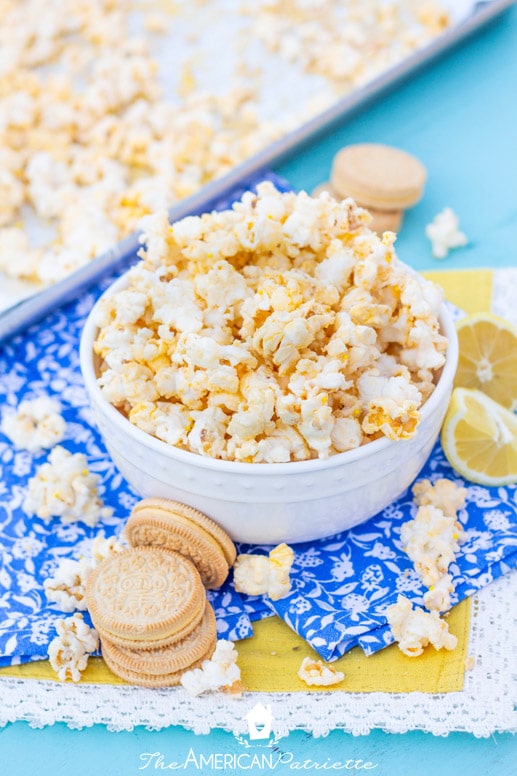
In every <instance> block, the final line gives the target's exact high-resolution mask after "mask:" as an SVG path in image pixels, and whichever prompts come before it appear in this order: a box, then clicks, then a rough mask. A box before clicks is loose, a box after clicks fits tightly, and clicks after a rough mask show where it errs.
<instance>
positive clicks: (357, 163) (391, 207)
mask: <svg viewBox="0 0 517 776" xmlns="http://www.w3.org/2000/svg"><path fill="white" fill-rule="evenodd" d="M426 177H427V175H426V170H425V167H424V166H423V164H422V163H421V162H420V161H419V160H418V159H416V158H415V157H414V156H412V155H411V154H408V153H407V152H406V151H401V150H400V149H398V148H392V147H390V146H386V145H380V144H377V143H360V144H357V145H349V146H345V148H342V149H341V150H340V151H339V152H338V153H337V154H336V156H335V157H334V160H333V162H332V171H331V177H330V183H323V184H321V186H318V187H317V188H316V189H315V190H314V192H313V195H317V194H319V193H320V192H321V191H328V192H329V193H330V194H332V196H334V197H335V198H336V199H339V200H341V199H345V198H346V197H352V198H353V199H354V200H355V201H356V202H357V204H358V205H360V206H361V207H364V208H366V210H368V211H369V212H370V214H371V216H372V219H373V220H372V224H371V228H372V229H374V231H376V232H377V233H379V234H382V233H383V232H385V231H390V232H398V230H399V229H400V226H401V224H402V217H403V213H404V210H406V209H407V208H410V207H412V206H413V205H415V204H416V203H417V202H418V201H419V200H420V199H421V197H422V194H423V191H424V185H425V181H426Z"/></svg>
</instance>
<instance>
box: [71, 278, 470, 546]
mask: <svg viewBox="0 0 517 776" xmlns="http://www.w3.org/2000/svg"><path fill="white" fill-rule="evenodd" d="M126 282H127V281H126V278H125V276H122V277H121V278H119V279H118V280H117V281H116V282H115V283H114V284H113V285H112V286H110V288H109V289H108V290H107V291H106V294H113V293H114V292H115V291H118V290H120V289H122V288H123V287H124V286H125V285H126ZM95 309H96V308H95V307H94V308H93V310H92V312H91V313H90V315H89V317H88V319H87V321H86V323H85V326H84V330H83V333H82V338H81V353H80V358H81V370H82V373H83V378H84V381H85V385H86V389H87V392H88V395H89V398H90V402H91V406H92V409H93V412H94V415H95V418H96V421H97V424H98V426H99V430H100V432H101V434H102V436H103V438H104V442H105V444H106V447H107V449H108V451H109V453H110V455H111V457H112V459H113V461H114V463H115V464H116V466H117V467H118V468H119V470H120V472H121V473H122V474H123V476H124V477H125V478H126V479H127V481H128V482H129V483H130V484H131V485H132V486H133V488H134V489H135V490H136V491H137V493H140V494H141V495H142V496H146V497H148V496H153V497H160V498H169V499H173V500H175V501H180V502H182V503H184V504H189V505H190V506H193V507H196V508H197V509H199V510H201V511H202V512H204V513H205V514H207V515H208V516H209V517H211V518H212V519H214V520H215V521H217V522H218V523H219V524H220V525H221V526H222V527H223V528H225V529H226V530H227V532H228V533H229V534H230V536H231V537H232V539H234V540H236V541H243V542H251V543H262V544H278V543H279V542H284V541H285V542H289V543H296V542H303V541H309V540H312V539H320V538H322V537H325V536H331V535H332V534H335V533H338V532H339V531H343V530H346V529H348V528H351V527H352V526H354V525H357V524H358V523H361V522H363V521H364V520H367V519H368V518H369V517H372V516H373V515H375V514H376V513H377V512H380V511H381V510H382V509H384V508H385V507H386V506H388V505H389V504H390V503H391V502H392V501H394V500H395V499H396V498H398V497H399V496H400V495H401V494H402V493H403V492H404V490H406V488H407V487H408V486H409V485H410V484H411V483H412V481H413V480H414V479H415V477H416V476H417V475H418V473H419V472H420V470H421V469H422V467H423V465H424V463H425V462H426V460H427V458H428V456H429V454H430V452H431V450H432V448H433V445H434V443H435V442H436V440H437V438H438V434H439V432H440V427H441V425H442V421H443V418H444V415H445V412H446V409H447V405H448V403H449V398H450V394H451V390H452V382H453V379H454V374H455V371H456V366H457V361H458V341H457V337H456V330H455V327H454V324H453V321H452V318H451V316H450V313H449V312H448V310H447V308H446V307H445V306H443V307H442V312H441V316H440V325H441V330H442V333H443V334H445V336H446V337H447V338H448V340H449V346H448V349H447V358H446V362H445V366H444V367H443V370H442V373H441V376H440V379H439V381H438V384H437V386H436V388H435V390H434V392H433V393H432V395H431V396H430V398H429V399H428V401H427V402H426V403H425V404H424V406H423V407H422V410H421V421H420V424H419V426H418V431H417V434H416V435H415V436H414V437H413V438H412V439H409V440H405V441H399V442H393V441H391V440H389V439H387V438H382V439H377V440H375V441H374V442H370V443H368V444H366V445H364V446H363V447H359V448H357V449H356V450H350V451H348V452H346V453H339V454H337V455H334V456H331V457H330V458H328V459H326V460H319V459H318V460H310V461H299V462H293V463H273V464H266V463H241V462H233V461H220V460H216V459H213V458H207V457H204V456H201V455H197V454H195V453H190V452H187V451H185V450H180V449H178V448H175V447H172V446H170V445H168V444H166V443H165V442H162V441H161V440H159V439H156V438H155V437H153V436H151V435H150V434H147V433H145V432H144V431H142V430H140V429H139V428H137V427H136V426H134V425H133V424H132V423H130V422H129V420H127V418H125V417H124V416H123V415H122V414H121V413H120V412H118V410H116V409H115V407H113V406H112V405H111V404H109V403H108V402H107V401H106V399H105V398H104V397H103V395H102V392H101V390H100V388H99V386H98V385H97V380H96V374H95V368H94V358H93V342H94V339H95V336H96V330H97V328H96V324H95Z"/></svg>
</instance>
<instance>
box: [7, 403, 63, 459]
mask: <svg viewBox="0 0 517 776" xmlns="http://www.w3.org/2000/svg"><path fill="white" fill-rule="evenodd" d="M60 410H61V407H60V405H59V402H57V401H56V400H55V399H51V398H50V397H48V396H40V397H39V398H37V399H26V400H24V401H22V402H20V404H19V405H18V407H17V409H16V411H14V412H10V413H9V412H7V413H6V414H5V415H4V417H3V419H2V431H3V432H4V434H6V436H8V437H9V439H10V440H11V442H12V443H13V444H14V446H15V447H17V448H19V449H22V450H28V451H29V452H30V453H35V452H38V451H39V450H41V449H42V448H49V447H53V445H55V444H57V443H58V442H61V440H62V439H63V437H64V436H65V431H66V423H65V421H64V419H63V417H62V416H61V415H60Z"/></svg>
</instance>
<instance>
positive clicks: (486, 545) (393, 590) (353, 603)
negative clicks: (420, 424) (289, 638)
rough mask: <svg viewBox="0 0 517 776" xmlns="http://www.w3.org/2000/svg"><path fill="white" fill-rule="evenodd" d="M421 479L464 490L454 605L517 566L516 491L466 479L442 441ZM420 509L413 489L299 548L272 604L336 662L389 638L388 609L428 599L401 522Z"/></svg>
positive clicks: (384, 643)
mask: <svg viewBox="0 0 517 776" xmlns="http://www.w3.org/2000/svg"><path fill="white" fill-rule="evenodd" d="M424 477H426V478H428V479H430V480H431V481H435V480H436V479H439V478H441V477H445V478H447V479H451V480H454V481H455V482H456V483H457V484H459V485H463V486H465V487H466V488H467V503H466V506H465V508H464V509H462V510H461V511H460V512H459V520H460V522H461V523H462V524H463V526H464V528H465V531H466V539H465V541H464V542H463V543H462V544H461V546H460V550H459V552H458V553H457V557H456V562H455V563H454V564H452V565H451V566H450V567H449V571H450V573H451V575H452V577H453V582H454V584H455V587H456V589H455V593H454V594H453V596H452V602H453V604H455V603H457V602H458V601H461V600H462V599H464V598H466V597H468V596H470V595H472V594H473V593H475V592H476V591H477V590H479V589H480V588H482V587H484V586H485V585H487V584H489V583H490V582H492V580H494V579H497V577H499V576H501V575H502V574H505V573H507V572H508V571H510V570H511V569H512V568H515V566H517V488H516V487H515V486H512V487H506V488H485V487H481V486H478V485H472V484H470V483H467V482H464V481H463V480H461V479H460V478H459V477H458V475H457V474H456V472H455V471H454V470H453V469H452V468H451V467H450V465H449V464H448V463H447V461H446V459H445V456H444V454H443V450H442V448H441V446H440V444H437V445H436V447H435V449H434V451H433V453H432V454H431V457H430V458H429V461H428V462H427V464H426V466H425V468H424V470H423V471H422V473H421V474H420V476H419V479H423V478H424ZM416 510H417V507H416V505H415V504H414V502H413V499H412V494H411V490H410V489H409V490H408V491H406V493H404V494H403V495H402V496H401V498H400V499H398V501H396V502H394V503H393V504H391V505H390V506H389V507H387V508H386V509H385V510H383V511H382V512H380V513H379V514H378V515H376V516H375V517H373V518H371V519H370V520H368V521H367V522H366V523H363V524H362V525H360V526H357V527H356V528H354V529H352V530H350V531H347V532H344V533H342V534H339V535H337V536H334V537H332V538H330V539H324V540H321V541H319V542H310V543H306V544H299V545H296V546H295V560H294V565H293V570H292V573H291V578H292V580H293V584H292V589H291V592H290V593H289V595H288V596H287V597H286V598H283V599H281V600H280V601H275V602H271V603H270V605H271V606H272V608H273V609H274V611H275V612H276V613H277V614H278V615H279V616H280V617H282V618H283V619H284V620H285V622H286V623H287V624H288V625H290V626H291V627H292V628H293V629H294V630H295V631H297V632H298V633H299V634H300V635H301V636H303V638H304V639H306V641H308V642H309V644H311V646H312V647H314V649H315V650H316V651H317V652H319V654H320V655H321V656H322V657H323V658H324V659H325V660H335V659H337V658H338V657H341V655H343V654H344V653H345V652H348V650H349V649H351V648H352V647H354V646H356V645H357V644H358V645H359V646H360V647H361V648H362V649H363V650H364V651H365V652H366V654H372V653H374V652H377V651H379V650H380V649H382V648H383V647H385V646H387V645H388V644H390V643H392V641H393V638H392V636H391V632H390V630H389V628H388V627H387V625H386V617H385V615H384V612H385V610H386V607H387V606H389V605H390V604H393V603H395V602H396V600H397V595H399V594H402V595H404V596H406V597H407V598H409V599H410V600H411V601H412V602H413V603H415V604H419V605H422V604H423V602H422V597H423V594H424V593H425V591H426V589H425V588H424V587H423V585H422V584H421V581H420V578H419V576H418V575H417V574H416V572H415V571H414V568H413V564H412V562H411V561H410V560H409V558H408V556H407V555H406V553H405V552H404V551H403V549H402V542H401V541H400V528H401V526H402V524H403V523H404V522H406V521H407V520H410V519H412V518H414V516H415V514H416ZM250 551H265V548H259V549H257V548H253V549H252V550H250Z"/></svg>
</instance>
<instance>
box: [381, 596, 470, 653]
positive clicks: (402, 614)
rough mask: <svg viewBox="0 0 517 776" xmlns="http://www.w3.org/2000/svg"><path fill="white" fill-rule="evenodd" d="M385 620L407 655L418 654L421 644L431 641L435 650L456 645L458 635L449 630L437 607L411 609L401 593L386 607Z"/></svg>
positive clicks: (421, 647)
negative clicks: (427, 610)
mask: <svg viewBox="0 0 517 776" xmlns="http://www.w3.org/2000/svg"><path fill="white" fill-rule="evenodd" d="M386 616H387V618H388V623H389V626H390V628H391V631H392V633H393V636H394V637H395V640H396V641H397V642H398V646H399V649H400V650H401V651H402V652H403V653H404V654H405V655H408V657H418V655H421V654H422V652H423V651H424V647H426V646H427V645H428V644H432V645H433V647H434V648H435V649H436V650H440V649H442V648H443V649H448V650H451V649H455V647H456V646H457V643H458V639H457V638H456V636H454V635H453V634H452V633H449V625H448V623H447V622H446V621H445V620H442V619H441V618H440V615H439V614H438V612H436V611H432V612H424V610H423V609H418V608H417V609H413V608H412V606H411V601H409V600H408V599H407V598H405V597H404V596H402V595H399V596H398V598H397V603H396V604H392V606H388V608H387V609H386Z"/></svg>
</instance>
